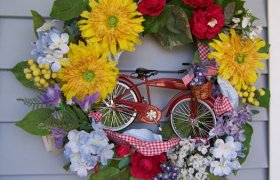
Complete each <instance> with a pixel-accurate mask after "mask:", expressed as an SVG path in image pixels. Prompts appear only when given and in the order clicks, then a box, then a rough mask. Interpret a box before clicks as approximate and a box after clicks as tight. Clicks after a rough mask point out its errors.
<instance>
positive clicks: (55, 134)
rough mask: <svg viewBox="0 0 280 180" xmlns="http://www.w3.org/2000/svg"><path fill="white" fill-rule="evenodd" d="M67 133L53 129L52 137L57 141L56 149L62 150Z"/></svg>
mask: <svg viewBox="0 0 280 180" xmlns="http://www.w3.org/2000/svg"><path fill="white" fill-rule="evenodd" d="M64 135H65V132H64V131H63V130H62V129H59V128H52V130H51V137H52V138H53V139H54V140H55V147H56V148H58V149H60V148H62V144H63V138H64Z"/></svg>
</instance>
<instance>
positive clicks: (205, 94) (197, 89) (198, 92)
mask: <svg viewBox="0 0 280 180" xmlns="http://www.w3.org/2000/svg"><path fill="white" fill-rule="evenodd" d="M191 92H192V95H193V96H194V97H195V98H196V99H202V100H203V99H207V98H209V97H210V96H211V94H212V81H208V82H206V83H205V84H203V85H201V86H191Z"/></svg>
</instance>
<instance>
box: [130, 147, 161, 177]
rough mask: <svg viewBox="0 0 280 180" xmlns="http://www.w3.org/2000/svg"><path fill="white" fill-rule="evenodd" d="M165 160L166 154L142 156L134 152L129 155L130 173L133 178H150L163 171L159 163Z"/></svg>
mask: <svg viewBox="0 0 280 180" xmlns="http://www.w3.org/2000/svg"><path fill="white" fill-rule="evenodd" d="M164 162H166V156H165V155H164V154H160V155H157V156H144V155H142V154H141V153H138V152H135V153H133V154H132V155H131V160H130V164H131V166H130V174H131V175H132V176H133V177H135V178H143V179H151V178H152V177H154V176H155V175H156V174H158V173H160V172H163V170H162V169H161V167H160V164H162V163H164Z"/></svg>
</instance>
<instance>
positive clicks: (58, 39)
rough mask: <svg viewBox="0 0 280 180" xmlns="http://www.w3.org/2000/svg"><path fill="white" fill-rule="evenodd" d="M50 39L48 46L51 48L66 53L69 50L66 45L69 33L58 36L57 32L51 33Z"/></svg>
mask: <svg viewBox="0 0 280 180" xmlns="http://www.w3.org/2000/svg"><path fill="white" fill-rule="evenodd" d="M50 39H51V40H52V43H51V44H50V46H49V48H50V49H51V50H55V49H58V50H60V51H61V53H62V54H66V53H67V52H68V51H69V47H68V45H67V44H68V40H69V35H68V34H67V33H62V34H61V35H60V36H59V35H58V34H57V33H51V35H50ZM58 50H57V51H58ZM57 53H58V52H57Z"/></svg>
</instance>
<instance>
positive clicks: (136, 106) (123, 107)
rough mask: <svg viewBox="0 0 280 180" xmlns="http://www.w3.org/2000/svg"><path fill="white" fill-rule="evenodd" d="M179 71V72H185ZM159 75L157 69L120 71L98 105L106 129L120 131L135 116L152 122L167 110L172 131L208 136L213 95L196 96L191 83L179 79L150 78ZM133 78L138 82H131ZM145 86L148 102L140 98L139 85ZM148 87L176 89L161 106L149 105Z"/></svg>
mask: <svg viewBox="0 0 280 180" xmlns="http://www.w3.org/2000/svg"><path fill="white" fill-rule="evenodd" d="M184 72H186V70H180V71H178V73H184ZM157 74H158V71H156V70H148V69H144V68H137V69H136V71H135V73H132V74H131V75H125V74H121V75H120V76H119V81H118V83H117V85H116V87H115V89H114V91H113V93H112V94H110V95H108V96H107V98H106V99H105V100H103V101H102V102H101V103H99V104H98V105H97V107H96V108H98V109H99V110H100V111H101V112H102V114H103V116H102V121H101V122H102V124H103V125H104V128H105V129H110V130H112V131H119V130H122V129H124V128H126V127H127V126H129V125H130V124H131V123H132V122H133V121H134V120H135V119H136V118H138V119H139V120H140V121H142V122H145V123H149V124H155V123H158V122H159V121H160V119H161V117H162V113H163V112H164V111H166V110H167V113H166V116H167V117H168V116H170V119H171V125H172V128H173V130H174V132H175V133H176V134H177V135H178V136H179V137H189V136H195V137H203V138H207V137H208V136H209V135H208V134H209V131H210V130H211V129H212V128H214V126H215V123H216V118H215V114H214V112H213V109H212V107H213V103H214V98H212V97H210V98H208V99H205V100H200V99H196V98H194V97H193V95H192V94H191V93H190V86H185V85H184V83H183V81H182V80H181V79H176V78H158V79H151V80H150V79H149V78H150V77H151V76H155V75H157ZM132 80H136V81H140V82H139V83H133V82H132ZM139 86H145V87H146V91H147V102H146V101H145V100H143V96H142V94H141V93H140V91H139V89H138V87H139ZM150 87H158V88H168V89H175V90H178V93H177V94H176V95H175V96H174V97H172V98H171V99H170V100H169V102H168V103H167V104H166V105H165V107H164V108H163V109H159V108H158V107H156V106H154V105H152V103H151V94H150Z"/></svg>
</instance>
